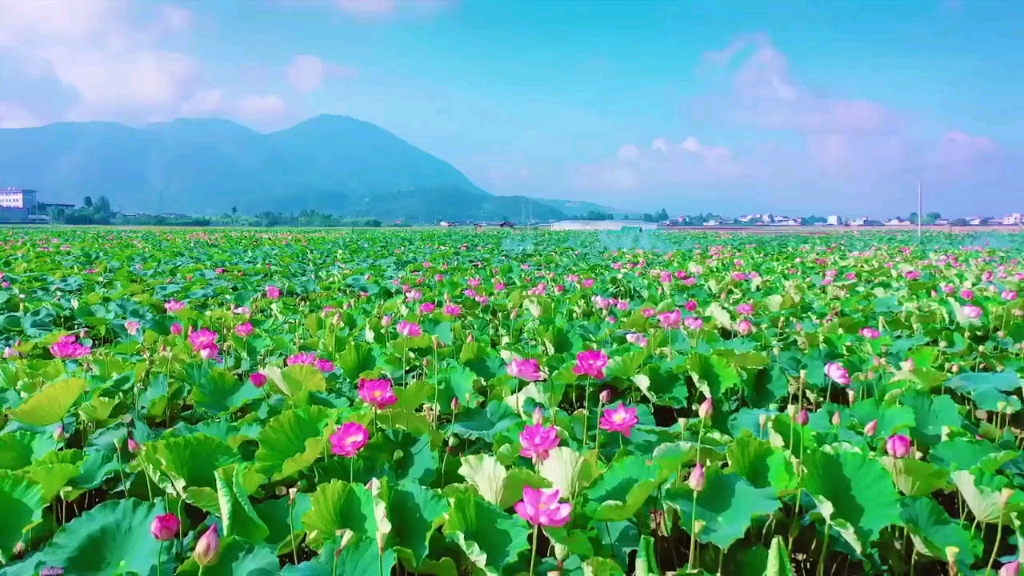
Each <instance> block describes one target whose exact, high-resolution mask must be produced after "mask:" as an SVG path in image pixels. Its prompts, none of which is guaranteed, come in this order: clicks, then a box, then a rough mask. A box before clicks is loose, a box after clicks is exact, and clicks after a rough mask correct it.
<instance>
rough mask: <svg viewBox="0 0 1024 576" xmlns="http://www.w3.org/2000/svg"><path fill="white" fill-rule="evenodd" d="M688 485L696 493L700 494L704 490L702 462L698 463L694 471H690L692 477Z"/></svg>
mask: <svg viewBox="0 0 1024 576" xmlns="http://www.w3.org/2000/svg"><path fill="white" fill-rule="evenodd" d="M686 483H687V484H688V485H689V486H690V489H691V490H693V491H694V492H700V491H701V490H703V489H704V466H702V465H701V463H700V462H697V464H696V465H695V466H694V467H693V470H691V471H690V477H689V478H688V479H687V480H686Z"/></svg>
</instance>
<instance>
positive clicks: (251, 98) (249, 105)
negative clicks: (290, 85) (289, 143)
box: [238, 94, 285, 121]
mask: <svg viewBox="0 0 1024 576" xmlns="http://www.w3.org/2000/svg"><path fill="white" fill-rule="evenodd" d="M284 111H285V104H284V101H283V100H281V97H280V96H277V95H276V94H250V95H247V96H243V97H242V98H241V99H240V100H239V101H238V113H239V115H241V116H243V117H245V118H249V119H252V120H260V121H263V120H271V119H274V118H278V117H280V116H281V115H282V114H283V113H284Z"/></svg>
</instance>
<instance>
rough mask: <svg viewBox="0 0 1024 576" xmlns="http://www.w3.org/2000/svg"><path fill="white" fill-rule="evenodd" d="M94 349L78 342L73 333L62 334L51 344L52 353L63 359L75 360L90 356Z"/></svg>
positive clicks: (55, 356)
mask: <svg viewBox="0 0 1024 576" xmlns="http://www.w3.org/2000/svg"><path fill="white" fill-rule="evenodd" d="M90 352H92V349H91V348H90V347H88V346H85V345H83V344H81V343H79V342H78V339H77V338H76V337H75V336H74V335H73V334H69V335H67V336H61V337H60V339H59V340H57V341H56V342H54V343H53V344H51V345H50V354H53V357H54V358H60V359H61V360H74V359H76V358H82V357H85V356H88V355H89V353H90Z"/></svg>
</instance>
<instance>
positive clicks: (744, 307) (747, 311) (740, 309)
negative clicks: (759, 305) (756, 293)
mask: <svg viewBox="0 0 1024 576" xmlns="http://www.w3.org/2000/svg"><path fill="white" fill-rule="evenodd" d="M736 312H737V313H738V314H744V315H746V316H749V315H751V314H753V313H754V305H753V304H750V303H748V302H744V303H742V304H740V305H739V306H737V307H736Z"/></svg>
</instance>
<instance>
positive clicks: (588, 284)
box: [580, 278, 594, 288]
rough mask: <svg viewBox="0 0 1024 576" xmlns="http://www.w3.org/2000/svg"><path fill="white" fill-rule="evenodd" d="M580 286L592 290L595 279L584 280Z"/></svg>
mask: <svg viewBox="0 0 1024 576" xmlns="http://www.w3.org/2000/svg"><path fill="white" fill-rule="evenodd" d="M580 284H581V285H582V286H583V287H584V288H590V287H591V286H593V285H594V279H593V278H584V279H583V282H580Z"/></svg>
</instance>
